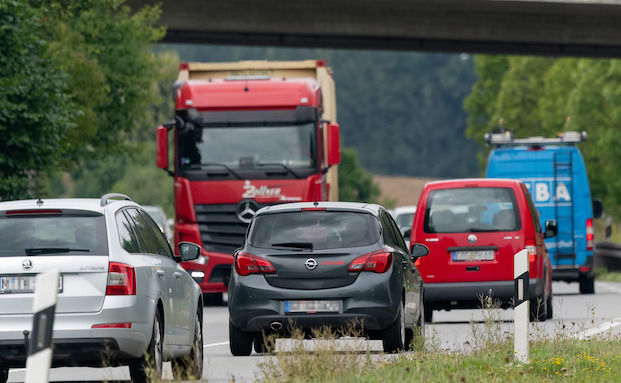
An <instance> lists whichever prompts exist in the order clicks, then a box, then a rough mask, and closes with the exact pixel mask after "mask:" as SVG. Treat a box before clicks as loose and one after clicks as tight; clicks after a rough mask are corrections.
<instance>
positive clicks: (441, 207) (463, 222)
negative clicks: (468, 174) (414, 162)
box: [425, 188, 521, 233]
mask: <svg viewBox="0 0 621 383" xmlns="http://www.w3.org/2000/svg"><path fill="white" fill-rule="evenodd" d="M520 226H521V225H520V214H519V212H518V208H517V202H516V199H515V194H514V193H513V190H512V189H509V188H456V189H441V190H433V191H431V192H430V193H429V198H428V200H427V207H426V209H425V232H426V233H473V232H493V231H514V230H519V229H520Z"/></svg>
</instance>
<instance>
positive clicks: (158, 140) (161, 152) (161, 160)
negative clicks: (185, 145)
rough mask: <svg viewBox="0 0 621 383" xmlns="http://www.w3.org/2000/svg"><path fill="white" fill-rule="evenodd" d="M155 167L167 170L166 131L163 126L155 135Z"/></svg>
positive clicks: (158, 128) (159, 127)
mask: <svg viewBox="0 0 621 383" xmlns="http://www.w3.org/2000/svg"><path fill="white" fill-rule="evenodd" d="M155 165H157V167H158V168H161V169H164V170H168V129H167V128H166V127H165V126H163V125H161V126H158V127H157V131H156V133H155Z"/></svg>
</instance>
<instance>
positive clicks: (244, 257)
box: [235, 251, 276, 276]
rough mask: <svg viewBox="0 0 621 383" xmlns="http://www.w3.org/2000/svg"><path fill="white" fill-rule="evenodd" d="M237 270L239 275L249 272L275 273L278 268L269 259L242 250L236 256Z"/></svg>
mask: <svg viewBox="0 0 621 383" xmlns="http://www.w3.org/2000/svg"><path fill="white" fill-rule="evenodd" d="M235 271H237V274H239V275H242V276H246V275H248V274H271V273H275V272H276V269H275V268H274V265H272V262H270V261H268V260H267V259H264V258H261V257H257V256H256V255H254V254H250V253H246V252H245V251H240V252H239V253H238V254H237V257H236V258H235Z"/></svg>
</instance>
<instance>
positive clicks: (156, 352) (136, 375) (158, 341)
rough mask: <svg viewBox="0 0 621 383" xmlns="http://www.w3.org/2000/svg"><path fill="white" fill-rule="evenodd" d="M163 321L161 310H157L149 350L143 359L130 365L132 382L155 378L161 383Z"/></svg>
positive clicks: (147, 380)
mask: <svg viewBox="0 0 621 383" xmlns="http://www.w3.org/2000/svg"><path fill="white" fill-rule="evenodd" d="M162 333H163V331H162V320H161V314H160V311H159V310H155V318H153V331H152V333H151V341H150V342H149V345H148V346H147V350H146V351H145V353H144V355H143V356H142V357H141V358H138V359H134V360H132V361H131V362H130V363H129V376H130V377H131V380H132V382H135V383H138V382H140V383H142V382H150V381H151V380H152V379H153V378H155V380H156V381H159V380H160V379H161V378H162V363H163V358H162V356H163V354H162V344H163V338H162Z"/></svg>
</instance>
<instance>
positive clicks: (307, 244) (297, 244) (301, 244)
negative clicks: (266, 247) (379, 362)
mask: <svg viewBox="0 0 621 383" xmlns="http://www.w3.org/2000/svg"><path fill="white" fill-rule="evenodd" d="M272 246H278V247H297V248H299V249H311V250H313V244H312V243H310V242H280V243H272Z"/></svg>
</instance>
